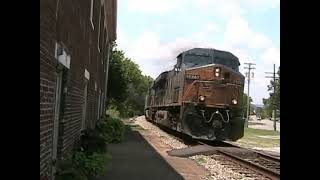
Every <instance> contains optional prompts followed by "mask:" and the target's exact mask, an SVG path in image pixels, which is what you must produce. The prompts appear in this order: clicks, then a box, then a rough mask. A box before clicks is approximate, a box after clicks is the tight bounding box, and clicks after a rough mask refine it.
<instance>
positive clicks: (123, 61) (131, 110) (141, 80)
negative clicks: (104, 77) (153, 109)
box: [108, 45, 153, 117]
mask: <svg viewBox="0 0 320 180" xmlns="http://www.w3.org/2000/svg"><path fill="white" fill-rule="evenodd" d="M115 46H116V45H115ZM109 72H110V74H109V79H108V81H109V82H108V84H109V85H108V88H109V89H108V96H109V99H110V102H109V103H108V104H109V107H108V108H109V109H113V110H115V111H118V112H119V113H120V116H121V117H132V116H135V115H142V114H143V113H144V103H145V96H146V95H147V93H148V89H149V86H150V84H151V82H152V81H153V79H152V78H151V77H150V76H144V75H142V72H141V70H140V69H139V66H138V65H137V64H136V63H134V62H133V61H132V60H131V59H130V58H127V57H125V55H124V52H123V51H121V50H117V49H114V50H113V52H112V60H111V64H110V70H109Z"/></svg>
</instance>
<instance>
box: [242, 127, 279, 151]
mask: <svg viewBox="0 0 320 180" xmlns="http://www.w3.org/2000/svg"><path fill="white" fill-rule="evenodd" d="M261 136H266V137H261ZM267 136H271V137H270V138H268V137H267ZM272 137H276V138H272ZM237 142H238V143H239V144H241V145H243V146H247V147H260V148H272V147H279V146H280V133H279V132H278V131H271V130H262V129H252V128H245V129H244V136H243V138H241V139H239V140H238V141H237Z"/></svg>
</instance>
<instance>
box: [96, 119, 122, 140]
mask: <svg viewBox="0 0 320 180" xmlns="http://www.w3.org/2000/svg"><path fill="white" fill-rule="evenodd" d="M96 128H97V130H98V131H99V132H100V133H101V135H102V136H103V137H104V139H105V140H106V141H107V142H108V143H120V142H122V140H123V137H124V131H125V127H124V124H123V122H122V121H121V120H120V119H117V118H113V117H110V116H105V117H103V118H101V119H100V120H99V121H98V122H97V127H96Z"/></svg>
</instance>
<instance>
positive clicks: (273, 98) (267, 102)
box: [262, 67, 280, 118]
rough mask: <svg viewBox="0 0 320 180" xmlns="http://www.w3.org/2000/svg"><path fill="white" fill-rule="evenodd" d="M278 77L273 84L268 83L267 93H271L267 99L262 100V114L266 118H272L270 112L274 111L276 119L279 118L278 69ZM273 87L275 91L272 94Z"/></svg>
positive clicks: (271, 82)
mask: <svg viewBox="0 0 320 180" xmlns="http://www.w3.org/2000/svg"><path fill="white" fill-rule="evenodd" d="M277 74H278V77H279V79H277V80H276V81H275V82H274V81H273V80H271V81H270V85H269V86H268V91H271V92H272V93H270V97H269V98H267V99H262V101H263V104H264V112H263V115H264V116H265V117H266V118H269V117H272V110H274V109H276V110H277V114H276V117H280V67H279V69H278V72H277ZM274 85H275V88H276V91H275V94H274V93H273V87H274Z"/></svg>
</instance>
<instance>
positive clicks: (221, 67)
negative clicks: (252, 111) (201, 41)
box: [145, 48, 245, 141]
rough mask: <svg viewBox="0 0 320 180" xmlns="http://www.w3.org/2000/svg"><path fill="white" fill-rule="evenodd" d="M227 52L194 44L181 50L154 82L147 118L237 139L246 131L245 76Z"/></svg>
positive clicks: (209, 136) (201, 135) (214, 137)
mask: <svg viewBox="0 0 320 180" xmlns="http://www.w3.org/2000/svg"><path fill="white" fill-rule="evenodd" d="M239 67H240V61H239V59H238V58H237V57H236V56H235V55H233V54H232V53H230V52H228V51H222V50H217V49H213V48H193V49H189V50H186V51H183V52H181V53H180V54H178V56H177V57H176V64H175V65H174V67H173V69H172V70H170V71H165V72H162V73H161V74H160V75H159V76H158V77H157V78H156V79H155V80H154V82H153V83H152V85H151V86H150V88H149V92H148V94H147V96H146V99H145V117H146V119H147V120H148V121H152V122H154V123H156V124H158V125H161V126H165V127H167V128H170V129H172V130H174V131H178V132H181V133H183V134H186V135H189V136H191V137H192V138H194V139H202V140H210V141H226V140H228V141H237V140H238V139H240V138H242V137H243V134H244V123H245V121H244V118H243V113H242V112H243V107H242V106H241V104H242V103H241V101H242V99H243V98H242V97H243V89H244V82H245V77H244V75H243V74H241V73H240V72H239Z"/></svg>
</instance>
